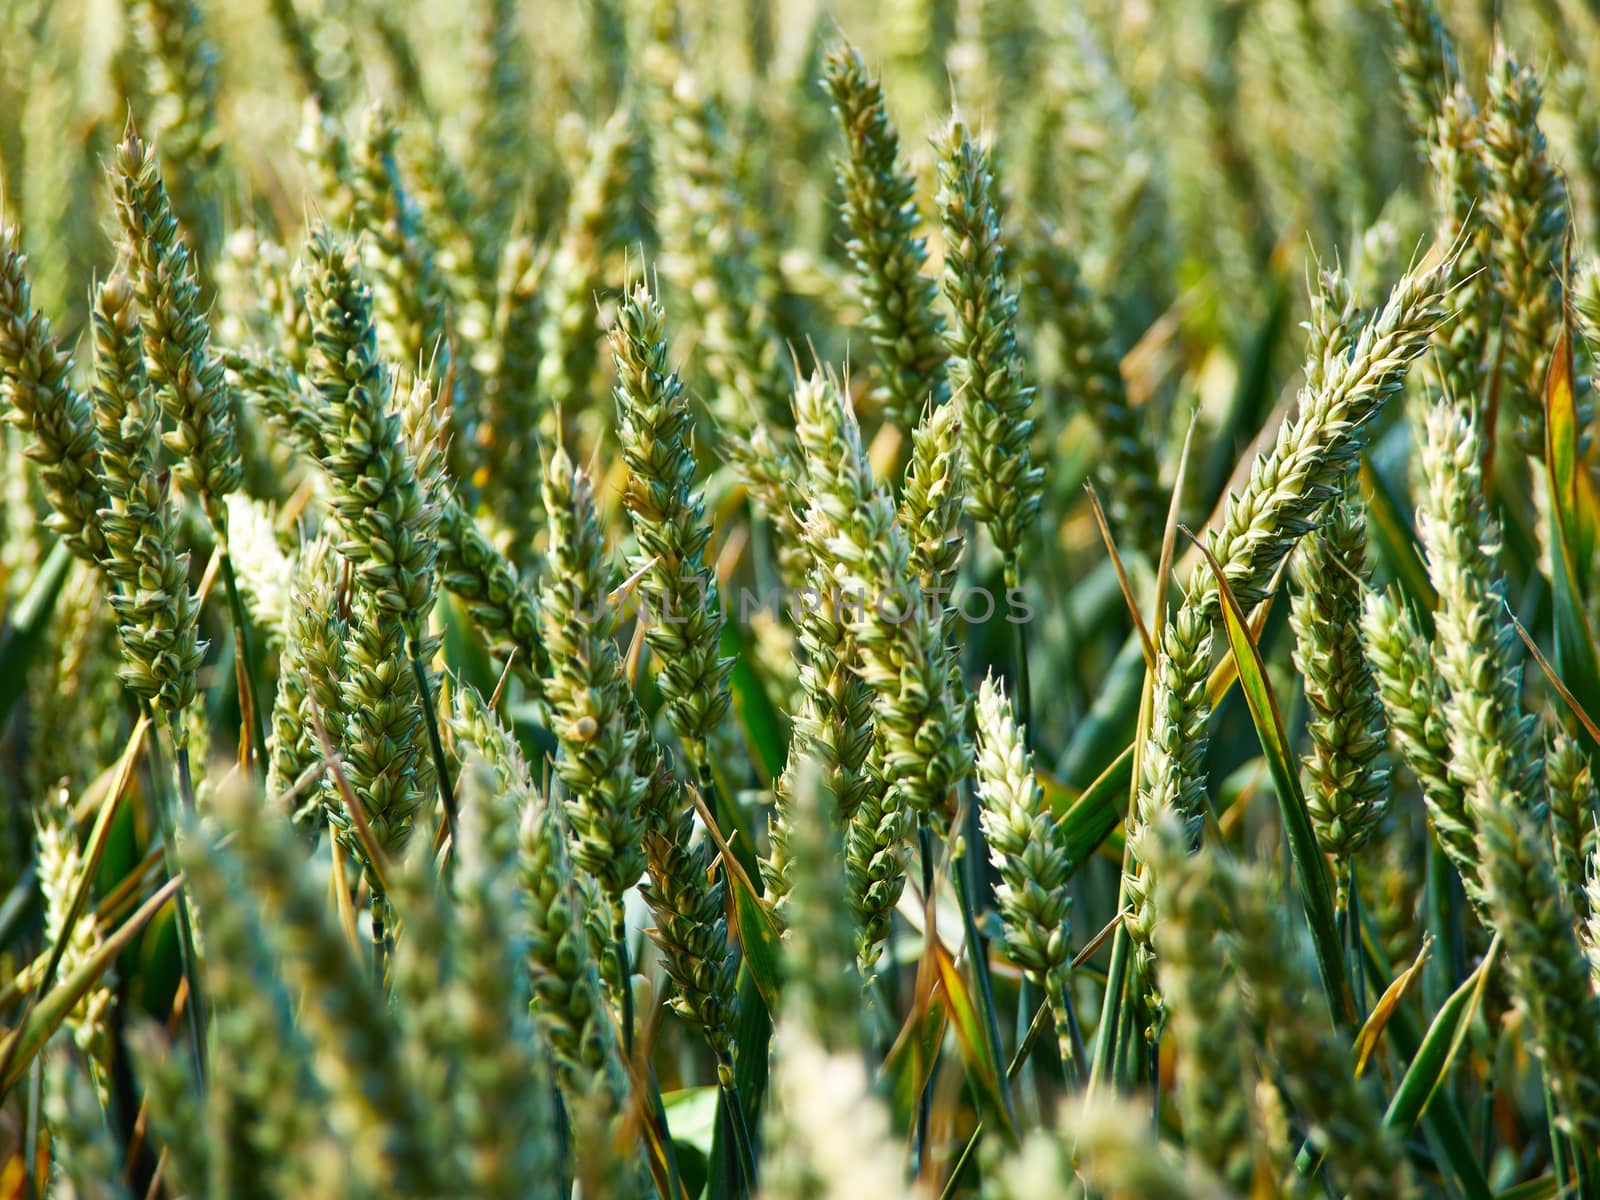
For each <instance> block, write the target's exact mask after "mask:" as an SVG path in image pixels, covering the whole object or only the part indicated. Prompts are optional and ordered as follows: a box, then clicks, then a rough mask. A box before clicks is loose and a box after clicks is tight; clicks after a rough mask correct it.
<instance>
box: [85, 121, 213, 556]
mask: <svg viewBox="0 0 1600 1200" xmlns="http://www.w3.org/2000/svg"><path fill="white" fill-rule="evenodd" d="M111 183H112V190H113V193H114V195H115V199H116V209H117V216H118V219H119V221H120V223H121V227H122V234H123V247H122V249H123V255H124V257H125V259H126V261H127V262H128V264H129V269H130V271H131V273H132V276H133V283H134V290H135V293H136V294H137V296H138V299H139V308H140V318H139V319H140V324H141V327H142V330H143V333H144V359H145V366H146V369H147V370H148V371H149V373H150V383H151V386H152V387H154V388H155V392H156V396H157V398H158V399H159V401H160V403H161V410H162V413H163V414H164V415H165V416H166V419H167V421H168V422H169V423H170V424H171V426H172V428H171V429H170V430H168V431H167V432H166V433H165V434H164V435H163V440H164V441H165V442H166V445H167V447H168V448H169V449H170V450H171V451H172V452H173V453H174V454H175V455H177V456H178V459H179V461H178V464H177V466H176V474H177V476H178V478H179V479H180V480H181V481H182V482H183V483H184V484H185V485H186V486H188V487H190V488H192V489H194V490H195V491H196V492H198V493H199V494H200V496H201V498H202V499H203V500H204V501H205V503H206V506H207V511H208V513H209V514H211V516H212V521H213V524H215V525H216V526H217V527H218V528H219V529H220V528H225V525H224V524H223V520H224V517H223V513H222V508H221V505H222V500H223V497H225V496H227V495H228V494H229V493H230V492H233V491H235V490H237V489H238V487H239V485H240V483H241V481H242V479H243V467H242V463H241V459H240V455H239V426H240V423H241V414H240V409H239V400H238V397H237V396H235V395H234V394H233V389H232V388H231V387H229V386H228V380H227V376H226V373H225V372H224V370H223V366H222V360H221V358H220V357H219V356H218V355H217V353H216V351H215V350H214V349H213V348H212V345H211V328H210V324H209V322H208V321H207V319H206V314H205V309H204V304H203V300H202V296H201V290H200V282H199V276H198V273H197V270H196V259H195V255H194V254H193V252H192V251H191V250H190V249H189V247H188V246H187V245H186V244H185V242H184V238H183V232H182V230H181V229H180V228H179V226H178V219H177V217H176V216H175V215H174V212H173V207H172V202H171V200H170V199H169V198H168V195H167V187H166V183H165V182H164V180H163V177H162V173H161V166H160V163H159V162H158V160H157V158H156V152H155V147H154V146H152V145H150V144H149V143H147V142H146V141H145V140H144V139H143V138H141V137H140V136H139V134H138V132H137V131H136V130H135V129H134V127H133V124H132V122H131V121H130V122H129V124H128V128H127V130H126V132H125V133H124V134H123V138H122V141H121V142H120V143H119V144H118V146H117V153H116V159H115V162H114V164H113V166H112V168H111Z"/></svg>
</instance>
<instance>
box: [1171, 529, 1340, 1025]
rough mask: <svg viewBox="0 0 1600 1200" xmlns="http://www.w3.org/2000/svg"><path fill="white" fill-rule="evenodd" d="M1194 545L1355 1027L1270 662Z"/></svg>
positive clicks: (1328, 984)
mask: <svg viewBox="0 0 1600 1200" xmlns="http://www.w3.org/2000/svg"><path fill="white" fill-rule="evenodd" d="M1192 536H1193V535H1191V537H1192ZM1194 544H1195V545H1196V546H1197V547H1199V549H1200V553H1201V554H1203V555H1204V556H1205V560H1206V563H1207V565H1208V566H1210V568H1211V571H1212V574H1213V575H1215V576H1216V580H1217V588H1218V591H1219V592H1220V594H1221V597H1222V623H1223V627H1224V629H1225V630H1226V631H1227V635H1228V648H1229V650H1230V651H1231V652H1232V656H1233V661H1234V663H1235V664H1236V665H1237V667H1238V671H1239V685H1240V687H1241V689H1242V690H1243V692H1244V698H1245V702H1246V704H1248V705H1249V708H1250V718H1251V720H1252V721H1253V722H1254V723H1255V727H1256V733H1257V735H1258V736H1259V737H1260V738H1261V750H1262V753H1263V755H1264V756H1265V757H1266V760H1267V768H1268V770H1270V771H1271V772H1272V781H1273V784H1274V786H1275V788H1276V790H1277V793H1278V807H1279V809H1280V811H1281V812H1282V813H1283V824H1284V829H1285V832H1287V834H1288V837H1289V854H1290V856H1291V857H1292V859H1293V860H1294V874H1295V881H1296V883H1297V884H1298V885H1299V891H1300V901H1301V904H1302V905H1303V906H1304V908H1305V913H1306V922H1307V924H1308V925H1310V927H1311V941H1312V945H1313V947H1314V948H1315V950H1316V956H1317V969H1318V972H1319V973H1320V974H1321V976H1322V986H1323V988H1324V990H1325V991H1326V992H1327V993H1328V1005H1329V1007H1330V1008H1332V1010H1333V1016H1334V1020H1335V1021H1336V1022H1337V1023H1338V1024H1339V1025H1340V1026H1341V1027H1342V1028H1344V1029H1346V1030H1349V1031H1354V1029H1355V1027H1356V1022H1357V1016H1356V1006H1355V997H1354V995H1353V994H1352V992H1351V990H1350V979H1349V976H1348V974H1347V973H1346V971H1345V962H1344V950H1343V947H1342V946H1341V945H1340V939H1339V929H1338V925H1337V924H1336V923H1335V921H1334V915H1333V892H1332V890H1331V889H1330V888H1329V886H1328V871H1327V864H1326V862H1325V861H1324V859H1323V855H1322V850H1321V848H1320V847H1318V845H1317V835H1316V832H1315V831H1314V830H1313V829H1312V827H1311V814H1310V812H1308V811H1307V809H1306V798H1305V795H1304V793H1303V792H1302V791H1301V790H1300V772H1299V771H1298V770H1297V767H1296V763H1295V759H1294V753H1293V751H1292V750H1291V749H1290V748H1289V736H1288V734H1287V733H1286V732H1285V731H1284V727H1283V714H1282V713H1281V712H1280V711H1279V709H1278V699H1277V697H1276V696H1275V695H1273V692H1272V684H1271V682H1270V681H1269V680H1268V679H1267V665H1266V663H1265V662H1263V661H1262V659H1261V652H1260V651H1259V650H1258V649H1257V648H1256V644H1255V641H1254V640H1253V639H1252V638H1251V636H1250V630H1249V625H1248V623H1247V622H1246V621H1245V616H1244V612H1243V611H1242V610H1241V609H1240V607H1239V600H1238V598H1237V597H1236V596H1235V595H1234V594H1233V589H1232V588H1231V587H1229V586H1228V577H1227V575H1226V574H1225V573H1224V572H1223V570H1222V566H1221V564H1220V563H1218V562H1217V560H1216V558H1215V557H1214V556H1213V555H1212V553H1211V551H1210V550H1208V549H1206V547H1205V546H1204V544H1202V543H1201V542H1200V540H1199V539H1198V538H1195V539H1194Z"/></svg>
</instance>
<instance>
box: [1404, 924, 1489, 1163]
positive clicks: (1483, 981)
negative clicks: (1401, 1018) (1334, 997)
mask: <svg viewBox="0 0 1600 1200" xmlns="http://www.w3.org/2000/svg"><path fill="white" fill-rule="evenodd" d="M1499 948H1500V938H1499V935H1498V934H1497V935H1496V936H1495V939H1494V941H1492V942H1490V943H1489V952H1488V953H1487V954H1485V955H1484V956H1483V961H1482V962H1480V963H1479V964H1478V967H1477V969H1476V970H1475V971H1473V972H1472V974H1471V975H1468V976H1467V978H1466V979H1465V980H1464V981H1463V982H1462V984H1461V986H1460V987H1458V988H1457V989H1456V990H1455V991H1454V992H1453V993H1452V994H1451V996H1450V998H1449V999H1448V1000H1446V1001H1445V1002H1444V1003H1443V1004H1442V1005H1440V1006H1439V1011H1438V1013H1437V1014H1436V1015H1435V1016H1434V1018H1433V1024H1431V1025H1429V1026H1428V1032H1427V1033H1426V1034H1424V1035H1423V1038H1422V1044H1421V1045H1420V1046H1419V1047H1418V1048H1417V1052H1416V1053H1415V1054H1414V1055H1412V1056H1411V1065H1410V1066H1408V1067H1407V1068H1406V1073H1405V1075H1404V1076H1403V1077H1402V1078H1401V1080H1400V1086H1399V1087H1398V1088H1396V1089H1395V1093H1394V1098H1393V1099H1392V1100H1390V1101H1389V1109H1388V1111H1387V1112H1385V1113H1384V1114H1383V1123H1384V1124H1385V1125H1387V1126H1388V1127H1389V1128H1390V1129H1393V1130H1396V1131H1397V1132H1399V1133H1400V1134H1402V1135H1404V1134H1407V1133H1409V1132H1410V1131H1411V1127H1412V1126H1413V1125H1415V1124H1416V1123H1417V1118H1418V1117H1420V1116H1421V1115H1422V1113H1423V1112H1424V1111H1425V1110H1426V1109H1427V1107H1428V1105H1429V1103H1430V1102H1431V1101H1432V1100H1433V1096H1434V1093H1435V1092H1437V1091H1438V1090H1439V1085H1440V1084H1442V1083H1443V1082H1444V1081H1445V1078H1446V1077H1447V1076H1448V1075H1449V1074H1450V1067H1451V1065H1452V1064H1453V1063H1454V1062H1455V1058H1456V1053H1457V1051H1459V1050H1460V1049H1461V1045H1462V1043H1463V1042H1465V1041H1466V1037H1467V1030H1468V1028H1469V1027H1470V1026H1471V1024H1472V1016H1473V1014H1474V1013H1476V1012H1477V1011H1478V1006H1479V1005H1480V1004H1481V1003H1482V1001H1483V993H1484V989H1485V987H1486V986H1487V985H1488V982H1489V971H1490V969H1491V968H1492V967H1493V965H1494V959H1495V954H1496V952H1497V951H1498V950H1499Z"/></svg>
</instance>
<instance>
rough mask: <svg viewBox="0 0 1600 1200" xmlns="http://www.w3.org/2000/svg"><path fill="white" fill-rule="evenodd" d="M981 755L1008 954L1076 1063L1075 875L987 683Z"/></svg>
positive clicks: (996, 692)
mask: <svg viewBox="0 0 1600 1200" xmlns="http://www.w3.org/2000/svg"><path fill="white" fill-rule="evenodd" d="M976 715H977V725H978V753H977V761H976V764H975V767H974V773H975V774H976V776H977V787H978V799H979V802H980V803H981V804H982V805H983V811H982V813H981V820H982V824H983V835H984V838H985V840H986V841H987V842H988V845H989V859H990V862H992V863H993V865H994V868H995V870H997V871H998V872H999V873H1000V879H1001V883H1000V886H999V887H998V888H996V889H995V903H996V905H997V906H998V908H999V911H1000V921H1001V924H1002V925H1003V926H1004V927H1005V935H1006V952H1007V954H1008V956H1009V957H1010V958H1011V960H1012V961H1013V962H1015V963H1016V964H1017V966H1019V967H1021V968H1022V969H1023V970H1024V971H1026V972H1027V973H1028V975H1029V976H1030V977H1031V978H1033V979H1034V980H1035V981H1036V982H1037V983H1038V984H1039V985H1040V986H1041V987H1042V988H1043V989H1044V994H1045V998H1046V999H1047V1000H1048V1001H1049V1002H1050V1010H1051V1012H1052V1014H1054V1016H1055V1021H1056V1037H1057V1041H1058V1046H1059V1049H1060V1052H1061V1061H1062V1062H1063V1063H1071V1062H1073V1059H1074V1057H1075V1055H1074V1050H1073V1033H1072V1028H1071V1016H1070V1014H1069V1012H1068V1010H1067V1000H1068V997H1067V988H1068V987H1069V986H1070V983H1071V971H1072V947H1071V941H1070V938H1069V935H1070V930H1069V927H1068V924H1067V909H1068V908H1069V907H1070V905H1071V896H1070V895H1069V894H1068V887H1067V881H1068V880H1069V879H1070V878H1071V874H1072V866H1073V863H1072V859H1071V856H1070V855H1069V854H1068V851H1067V845H1066V837H1065V832H1064V830H1063V827H1062V824H1061V822H1060V820H1058V819H1057V818H1056V817H1055V816H1054V815H1053V814H1052V813H1051V812H1050V810H1049V808H1048V807H1047V806H1046V805H1045V802H1044V793H1043V791H1042V790H1041V789H1040V787H1039V781H1038V778H1037V776H1035V774H1034V771H1033V757H1032V755H1030V754H1029V753H1028V751H1027V746H1026V731H1025V730H1024V729H1022V728H1021V727H1019V726H1018V725H1017V721H1016V717H1015V715H1014V714H1013V713H1012V711H1011V703H1010V701H1009V700H1007V699H1006V694H1005V691H1004V690H1003V689H1002V688H1001V687H999V686H998V685H996V684H995V683H994V681H993V680H992V679H985V680H984V681H983V686H982V687H981V688H980V689H979V691H978V703H977V708H976Z"/></svg>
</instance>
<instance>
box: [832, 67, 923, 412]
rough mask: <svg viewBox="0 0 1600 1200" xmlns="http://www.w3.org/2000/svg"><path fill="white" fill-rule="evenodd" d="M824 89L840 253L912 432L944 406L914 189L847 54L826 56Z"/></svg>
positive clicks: (874, 96)
mask: <svg viewBox="0 0 1600 1200" xmlns="http://www.w3.org/2000/svg"><path fill="white" fill-rule="evenodd" d="M823 85H824V86H825V87H826V88H827V91H828V97H829V99H830V100H831V101H832V102H833V111H834V113H835V115H836V116H837V117H838V119H839V124H840V127H841V128H842V129H843V131H844V137H845V152H844V154H842V155H841V156H840V157H839V159H838V161H837V164H836V174H837V176H838V181H839V189H840V191H841V192H843V216H844V223H845V227H846V228H847V229H848V230H849V231H850V238H849V241H847V242H846V243H845V249H846V250H847V251H848V252H849V254H850V263H851V266H853V267H854V268H855V282H856V286H857V287H858V288H859V289H860V290H861V294H862V300H863V304H864V308H865V310H866V322H867V331H868V333H869V335H870V336H871V338H872V344H873V346H874V347H875V348H876V349H877V351H878V357H879V359H880V361H881V363H882V368H881V371H882V385H881V386H882V391H883V396H884V403H885V407H886V408H887V411H888V415H889V419H890V420H892V421H894V422H895V423H896V424H898V425H899V426H900V427H901V428H905V429H909V428H910V427H911V426H912V425H913V424H914V423H915V422H916V419H917V415H918V414H919V413H920V412H921V411H922V409H923V408H924V406H926V405H929V404H931V405H933V406H934V407H938V406H940V405H942V404H944V403H945V401H946V400H948V399H949V398H950V389H949V385H948V384H947V382H946V380H945V362H946V359H947V357H948V351H947V350H946V348H945V345H944V333H945V325H944V318H943V316H942V315H941V314H940V312H939V309H938V304H937V303H936V297H937V295H938V288H937V285H936V284H935V283H934V281H933V280H932V279H930V278H928V277H927V276H925V275H924V274H923V268H924V267H926V266H927V262H928V249H927V242H926V239H924V238H922V237H920V236H918V234H917V226H918V224H919V217H918V215H917V202H916V184H915V181H914V180H913V179H912V178H911V176H910V174H909V173H908V172H907V171H906V169H905V167H904V165H903V163H902V162H901V158H900V136H899V134H898V133H896V132H895V128H894V126H893V124H891V123H890V120H889V114H888V111H887V109H886V108H885V105H884V99H883V87H882V85H880V84H879V82H878V81H877V80H876V79H874V78H873V77H872V75H871V74H870V73H869V72H868V70H867V66H866V64H865V63H864V62H862V60H861V55H860V54H859V53H858V52H857V51H856V49H855V48H854V47H852V46H849V45H843V46H837V47H835V48H834V49H833V50H831V51H829V53H828V56H827V59H826V60H825V61H824V64H823Z"/></svg>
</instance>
